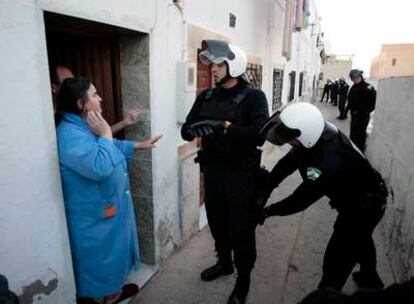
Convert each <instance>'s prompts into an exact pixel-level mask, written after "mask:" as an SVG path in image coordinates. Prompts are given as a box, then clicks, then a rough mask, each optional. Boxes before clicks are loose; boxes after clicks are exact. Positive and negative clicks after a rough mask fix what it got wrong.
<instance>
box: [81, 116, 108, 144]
mask: <svg viewBox="0 0 414 304" xmlns="http://www.w3.org/2000/svg"><path fill="white" fill-rule="evenodd" d="M86 122H87V123H88V125H89V127H90V128H91V131H92V132H93V133H94V134H96V135H97V136H102V137H107V138H109V139H112V131H111V127H110V126H109V124H108V123H107V122H106V120H105V119H104V118H103V117H102V115H101V113H99V112H95V111H90V112H88V113H87V114H86Z"/></svg>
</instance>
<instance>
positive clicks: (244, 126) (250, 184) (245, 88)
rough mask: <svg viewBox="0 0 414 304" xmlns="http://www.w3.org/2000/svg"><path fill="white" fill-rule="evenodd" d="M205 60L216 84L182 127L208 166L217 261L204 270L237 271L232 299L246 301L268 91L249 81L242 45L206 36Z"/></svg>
mask: <svg viewBox="0 0 414 304" xmlns="http://www.w3.org/2000/svg"><path fill="white" fill-rule="evenodd" d="M199 58H200V60H201V61H202V62H203V63H204V64H207V65H212V67H211V71H212V75H213V78H214V81H215V84H216V88H214V89H208V90H205V91H204V92H202V93H201V94H200V95H199V96H198V97H197V99H196V101H195V103H194V105H193V107H192V109H191V110H190V113H189V114H188V116H187V118H186V122H185V123H184V124H183V126H182V129H181V135H182V137H183V139H184V140H187V141H192V140H193V139H194V138H196V137H201V150H202V151H200V152H201V153H199V156H198V161H199V162H200V166H201V169H202V170H203V172H204V184H205V204H206V211H207V220H208V224H209V226H210V231H211V234H212V236H213V238H214V241H215V250H216V253H217V257H218V261H217V263H216V264H215V265H213V266H212V267H209V268H207V269H205V270H204V271H203V272H202V273H201V279H202V280H204V281H211V280H215V279H216V278H218V277H219V276H222V275H228V274H231V273H233V271H234V270H233V258H232V253H233V254H234V266H235V267H236V269H237V280H236V285H235V287H234V290H233V292H232V294H231V295H230V297H229V299H228V303H244V302H245V300H246V297H247V294H248V291H249V286H250V272H251V270H252V269H253V267H254V263H255V260H256V239H255V229H256V225H257V214H258V209H257V207H256V205H255V204H256V199H257V171H258V169H259V167H260V158H261V153H260V150H258V149H257V146H260V145H262V144H263V143H264V138H263V137H260V136H259V131H260V129H261V127H262V126H263V125H264V123H265V122H266V120H267V118H268V116H269V114H268V106H267V101H266V97H265V95H264V93H263V92H262V91H260V90H256V89H252V88H250V87H249V84H248V82H247V81H246V78H245V77H246V76H245V74H244V73H245V71H246V67H247V59H246V55H245V54H244V52H243V51H242V50H241V49H240V48H238V47H237V46H234V45H231V44H228V43H227V42H224V41H218V40H205V41H203V44H202V52H201V53H200V55H199Z"/></svg>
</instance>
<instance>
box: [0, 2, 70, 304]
mask: <svg viewBox="0 0 414 304" xmlns="http://www.w3.org/2000/svg"><path fill="white" fill-rule="evenodd" d="M0 36H1V41H2V43H1V46H0V66H1V69H0V84H1V85H0V88H1V89H0V102H1V105H2V106H1V107H2V109H3V110H2V115H0V143H1V144H0V154H1V158H0V172H1V174H0V231H1V232H0V244H1V245H0V273H2V274H4V275H6V276H7V277H8V279H9V280H10V287H11V289H12V290H14V291H15V292H16V293H17V294H19V295H20V296H21V300H22V303H32V300H33V301H34V303H39V302H42V303H61V301H60V299H67V302H66V303H71V302H74V301H75V289H74V281H73V273H72V265H71V264H72V263H71V256H70V251H69V242H68V233H67V228H66V219H65V214H64V207H63V199H62V192H61V183H60V176H59V166H58V157H57V146H56V135H55V128H54V120H53V107H52V98H51V89H50V84H49V71H48V65H47V56H46V43H45V31H44V25H43V14H42V10H41V9H39V7H38V6H36V5H35V1H13V0H5V1H1V2H0Z"/></svg>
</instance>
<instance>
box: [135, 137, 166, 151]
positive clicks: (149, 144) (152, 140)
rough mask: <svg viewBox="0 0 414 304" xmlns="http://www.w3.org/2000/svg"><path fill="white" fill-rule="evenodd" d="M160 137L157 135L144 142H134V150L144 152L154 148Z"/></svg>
mask: <svg viewBox="0 0 414 304" xmlns="http://www.w3.org/2000/svg"><path fill="white" fill-rule="evenodd" d="M161 137H162V135H157V136H154V137H151V138H150V139H147V140H145V141H140V142H136V143H135V149H140V150H145V149H152V148H155V143H156V142H157V141H159V140H160V138H161Z"/></svg>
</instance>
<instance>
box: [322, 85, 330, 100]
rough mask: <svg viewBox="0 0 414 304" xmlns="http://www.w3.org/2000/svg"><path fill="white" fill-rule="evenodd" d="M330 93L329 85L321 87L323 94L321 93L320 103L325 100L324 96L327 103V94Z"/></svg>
mask: <svg viewBox="0 0 414 304" xmlns="http://www.w3.org/2000/svg"><path fill="white" fill-rule="evenodd" d="M330 91H331V85H330V83H325V85H324V86H323V93H322V98H321V102H322V101H323V99H324V98H325V95H326V102H328V101H329V92H330Z"/></svg>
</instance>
